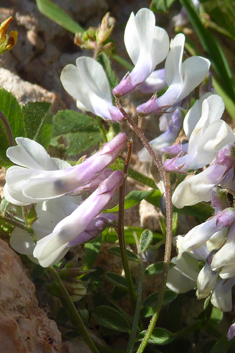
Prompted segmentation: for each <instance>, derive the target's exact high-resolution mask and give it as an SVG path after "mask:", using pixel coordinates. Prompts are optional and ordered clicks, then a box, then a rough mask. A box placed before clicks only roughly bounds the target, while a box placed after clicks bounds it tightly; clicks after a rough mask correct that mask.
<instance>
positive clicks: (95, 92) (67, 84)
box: [61, 56, 124, 121]
mask: <svg viewBox="0 0 235 353" xmlns="http://www.w3.org/2000/svg"><path fill="white" fill-rule="evenodd" d="M61 82H62V84H63V86H64V88H65V90H66V91H67V92H68V93H69V94H70V95H71V96H72V97H73V98H74V99H76V100H77V106H78V108H80V109H83V110H84V108H86V110H89V111H90V112H92V113H93V114H95V115H98V116H100V117H101V118H103V119H106V120H115V121H121V120H123V119H124V117H123V115H122V113H121V112H120V110H119V109H118V108H117V107H115V106H113V104H112V96H111V91H110V86H109V82H108V79H107V76H106V74H105V72H104V69H103V67H102V66H101V65H100V64H99V63H98V62H97V61H96V60H94V59H92V58H89V57H85V56H83V57H80V58H78V59H77V60H76V66H75V65H72V64H69V65H67V66H66V67H65V68H64V69H63V71H62V73H61Z"/></svg>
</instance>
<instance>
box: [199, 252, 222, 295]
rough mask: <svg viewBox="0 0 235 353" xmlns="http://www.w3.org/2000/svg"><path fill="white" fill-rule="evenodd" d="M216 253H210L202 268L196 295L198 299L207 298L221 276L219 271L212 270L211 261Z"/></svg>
mask: <svg viewBox="0 0 235 353" xmlns="http://www.w3.org/2000/svg"><path fill="white" fill-rule="evenodd" d="M213 256H214V253H213V252H212V253H210V255H209V256H208V257H207V259H206V264H205V266H204V267H203V268H202V269H201V271H200V272H199V274H198V277H197V292H196V295H197V297H198V299H202V298H206V297H207V296H208V295H209V294H210V292H211V291H212V289H213V288H214V286H215V285H216V282H217V279H218V277H219V272H218V271H212V269H211V261H212V259H213Z"/></svg>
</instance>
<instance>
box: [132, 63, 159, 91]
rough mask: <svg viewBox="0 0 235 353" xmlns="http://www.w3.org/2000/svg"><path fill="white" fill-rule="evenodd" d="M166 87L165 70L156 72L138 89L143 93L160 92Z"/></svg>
mask: <svg viewBox="0 0 235 353" xmlns="http://www.w3.org/2000/svg"><path fill="white" fill-rule="evenodd" d="M165 86H166V77H165V69H159V70H155V71H153V72H152V73H151V75H150V76H149V77H148V78H147V79H146V80H145V81H144V82H143V83H141V84H140V85H139V86H138V87H137V89H138V90H139V91H141V92H142V93H153V92H158V91H160V90H161V89H163V88H164V87H165Z"/></svg>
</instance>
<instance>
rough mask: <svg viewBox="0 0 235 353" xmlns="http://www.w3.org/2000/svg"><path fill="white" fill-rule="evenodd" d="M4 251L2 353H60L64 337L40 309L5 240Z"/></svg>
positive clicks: (0, 265) (0, 267) (0, 269)
mask: <svg viewBox="0 0 235 353" xmlns="http://www.w3.org/2000/svg"><path fill="white" fill-rule="evenodd" d="M0 248H1V252H0V352H1V353H11V352H12V353H13V352H14V353H56V352H60V349H61V334H60V332H59V330H58V328H57V326H56V323H55V322H54V321H52V320H49V319H48V317H47V316H46V314H45V312H44V311H43V310H42V309H41V308H39V307H38V302H37V299H36V297H35V293H34V292H35V287H34V284H33V283H32V282H31V281H30V280H29V278H28V277H27V276H26V275H25V274H24V272H23V268H22V265H21V261H20V258H19V256H17V255H16V254H15V253H14V251H13V250H11V249H10V248H9V246H8V245H7V243H6V242H4V241H3V240H1V239H0Z"/></svg>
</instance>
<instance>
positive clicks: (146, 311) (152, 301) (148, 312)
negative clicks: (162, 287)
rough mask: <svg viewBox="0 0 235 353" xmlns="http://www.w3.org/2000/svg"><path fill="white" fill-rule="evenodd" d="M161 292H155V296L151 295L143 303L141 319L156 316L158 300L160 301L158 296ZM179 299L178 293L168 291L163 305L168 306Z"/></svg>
mask: <svg viewBox="0 0 235 353" xmlns="http://www.w3.org/2000/svg"><path fill="white" fill-rule="evenodd" d="M158 293H159V292H155V293H153V294H150V295H149V296H148V297H147V298H146V299H145V300H144V301H143V304H142V305H143V307H142V309H141V311H140V315H141V317H149V316H152V315H153V314H154V310H155V307H156V304H157V299H158V295H159V294H158ZM176 297H177V293H175V292H173V291H171V290H166V291H165V294H164V299H163V303H162V305H167V304H169V303H170V302H172V301H173V300H174V299H175V298H176Z"/></svg>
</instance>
